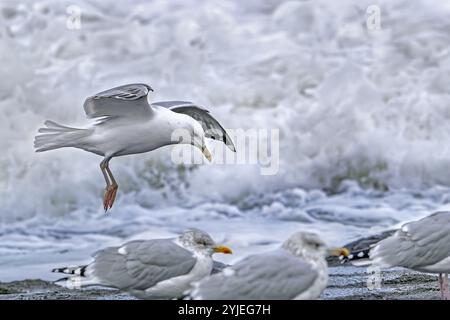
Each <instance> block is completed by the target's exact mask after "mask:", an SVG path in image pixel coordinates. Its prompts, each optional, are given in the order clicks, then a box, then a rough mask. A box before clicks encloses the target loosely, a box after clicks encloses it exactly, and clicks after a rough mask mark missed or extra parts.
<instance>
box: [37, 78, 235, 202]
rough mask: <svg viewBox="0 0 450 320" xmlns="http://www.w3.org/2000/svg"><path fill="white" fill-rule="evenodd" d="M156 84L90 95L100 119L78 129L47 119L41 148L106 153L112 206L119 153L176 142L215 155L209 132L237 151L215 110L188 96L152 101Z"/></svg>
mask: <svg viewBox="0 0 450 320" xmlns="http://www.w3.org/2000/svg"><path fill="white" fill-rule="evenodd" d="M150 91H153V89H152V88H151V87H150V86H148V85H146V84H128V85H124V86H119V87H116V88H113V89H110V90H106V91H103V92H100V93H97V94H96V95H94V96H92V97H89V98H87V99H86V101H85V102H84V111H85V112H86V116H87V117H88V118H89V119H95V120H96V122H95V124H94V125H92V126H90V127H87V128H84V129H77V128H71V127H66V126H63V125H60V124H57V123H55V122H53V121H49V120H48V121H46V122H45V126H46V127H45V128H41V129H39V132H40V133H42V134H41V135H38V136H36V138H35V141H34V147H35V148H36V152H42V151H47V150H53V149H59V148H65V147H73V148H79V149H83V150H85V151H89V152H92V153H95V154H97V155H99V156H102V157H103V160H102V162H101V163H100V169H101V171H102V173H103V176H104V178H105V181H106V189H105V194H104V197H103V207H104V209H105V211H106V210H108V209H110V208H111V207H112V205H113V203H114V200H115V198H116V194H117V189H118V185H117V182H116V180H115V179H114V176H113V174H112V173H111V170H110V169H109V161H110V160H111V159H112V158H113V157H118V156H124V155H129V154H136V153H143V152H148V151H152V150H155V149H157V148H160V147H162V146H166V145H171V144H191V145H193V146H195V147H197V148H199V149H200V150H201V151H202V153H203V155H204V156H205V157H206V158H207V159H208V160H209V161H211V159H212V156H211V153H210V152H209V150H208V149H207V148H206V145H205V137H207V138H212V139H215V140H220V141H222V142H223V143H225V144H226V145H227V146H228V147H229V148H230V149H231V150H232V151H236V149H235V147H234V145H233V142H232V140H231V138H230V137H229V136H228V134H227V133H226V131H225V129H223V127H222V126H221V125H220V124H219V122H218V121H217V120H216V119H214V117H213V116H211V114H210V113H209V111H207V110H205V109H203V108H201V107H199V106H197V105H195V104H193V103H192V102H187V101H163V102H155V103H153V104H151V105H149V103H148V101H147V95H148V93H149V92H150ZM179 129H181V130H184V131H183V132H184V133H187V134H188V135H189V139H178V140H174V139H173V137H172V134H173V133H174V132H175V130H179Z"/></svg>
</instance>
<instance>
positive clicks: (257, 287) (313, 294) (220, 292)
mask: <svg viewBox="0 0 450 320" xmlns="http://www.w3.org/2000/svg"><path fill="white" fill-rule="evenodd" d="M327 251H329V253H330V254H331V255H338V256H339V255H342V254H343V255H346V254H347V253H348V250H347V249H345V248H336V249H331V250H327V248H326V246H325V244H324V242H323V241H322V240H321V239H320V238H319V237H318V236H317V235H316V234H314V233H309V232H298V233H295V234H294V235H292V236H291V237H290V238H289V239H288V240H286V241H285V242H284V243H283V245H282V246H281V248H279V249H277V250H274V251H271V252H266V253H262V254H257V255H251V256H248V257H247V258H245V259H243V260H241V261H239V262H238V263H236V264H235V265H233V266H231V267H228V268H225V269H224V270H223V271H222V272H221V273H216V274H214V275H211V276H210V277H208V278H205V279H203V280H202V281H200V282H198V283H196V284H194V286H193V289H192V290H191V292H190V293H189V297H190V298H192V299H198V300H200V299H206V300H221V299H225V300H227V299H228V300H273V299H283V300H288V299H289V300H290V299H303V300H304V299H317V298H318V297H319V296H320V294H321V293H322V291H323V290H324V289H325V287H326V286H327V282H328V266H327V262H326V260H325V256H326V254H327Z"/></svg>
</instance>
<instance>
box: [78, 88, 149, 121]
mask: <svg viewBox="0 0 450 320" xmlns="http://www.w3.org/2000/svg"><path fill="white" fill-rule="evenodd" d="M150 91H153V89H152V88H151V87H150V86H148V85H146V84H139V83H137V84H127V85H124V86H119V87H115V88H112V89H109V90H106V91H102V92H100V93H97V94H96V95H93V96H92V97H89V98H87V99H86V101H85V102H84V106H83V107H84V111H85V112H86V116H87V117H88V118H106V119H117V118H126V119H146V118H148V117H150V116H151V114H152V110H151V107H150V105H149V104H148V102H147V95H148V93H149V92H150Z"/></svg>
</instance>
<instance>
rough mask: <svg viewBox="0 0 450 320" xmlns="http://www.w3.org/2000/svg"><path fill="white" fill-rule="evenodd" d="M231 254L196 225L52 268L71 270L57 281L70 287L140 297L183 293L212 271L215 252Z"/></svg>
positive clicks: (174, 295) (158, 297) (158, 296)
mask: <svg viewBox="0 0 450 320" xmlns="http://www.w3.org/2000/svg"><path fill="white" fill-rule="evenodd" d="M217 252H220V253H225V254H231V249H230V248H228V247H226V246H220V245H216V244H215V242H214V241H213V239H212V238H211V237H210V236H209V235H208V234H207V233H206V232H203V231H200V230H197V229H191V230H188V231H186V232H184V233H183V234H182V235H180V236H179V237H177V238H175V239H154V240H137V241H131V242H128V243H125V244H124V245H122V246H120V247H109V248H106V249H103V250H101V251H99V252H97V253H96V254H95V255H94V261H93V262H92V263H90V264H88V265H85V266H78V267H64V268H57V269H53V272H59V273H65V274H70V276H69V277H68V278H64V279H60V280H58V281H57V282H56V283H57V284H59V285H61V286H64V287H66V288H69V289H79V288H82V287H88V286H103V287H109V288H115V289H119V290H122V291H126V292H128V293H130V294H131V295H133V296H135V297H138V298H141V299H173V298H179V297H182V296H183V292H185V291H186V290H188V289H189V288H190V285H191V283H192V282H195V281H199V280H201V279H202V278H204V277H206V276H208V275H210V274H211V271H212V269H213V259H212V255H213V254H214V253H217Z"/></svg>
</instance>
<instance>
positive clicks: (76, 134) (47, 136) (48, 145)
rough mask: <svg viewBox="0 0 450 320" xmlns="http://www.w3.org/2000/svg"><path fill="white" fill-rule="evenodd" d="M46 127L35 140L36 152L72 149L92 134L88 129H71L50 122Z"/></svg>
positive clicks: (41, 129) (47, 122)
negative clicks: (71, 147)
mask: <svg viewBox="0 0 450 320" xmlns="http://www.w3.org/2000/svg"><path fill="white" fill-rule="evenodd" d="M44 125H45V126H46V127H45V128H40V129H39V130H38V132H39V133H42V134H40V135H37V136H36V137H35V138H34V148H35V149H36V152H43V151H48V150H53V149H58V148H64V147H70V146H73V145H74V144H76V143H77V142H79V141H80V139H83V138H85V137H86V136H88V135H89V134H90V130H88V129H77V128H71V127H67V126H63V125H61V124H58V123H56V122H53V121H50V120H47V121H45V123H44Z"/></svg>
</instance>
